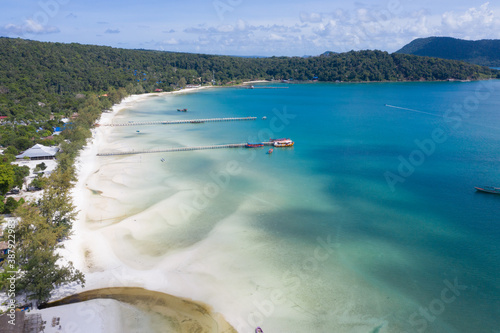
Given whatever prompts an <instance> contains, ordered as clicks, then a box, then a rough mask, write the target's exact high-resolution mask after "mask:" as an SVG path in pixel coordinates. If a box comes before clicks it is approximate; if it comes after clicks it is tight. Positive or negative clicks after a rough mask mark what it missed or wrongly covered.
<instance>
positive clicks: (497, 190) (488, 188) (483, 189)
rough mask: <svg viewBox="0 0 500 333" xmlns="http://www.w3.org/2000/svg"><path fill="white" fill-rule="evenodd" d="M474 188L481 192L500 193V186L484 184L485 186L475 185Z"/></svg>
mask: <svg viewBox="0 0 500 333" xmlns="http://www.w3.org/2000/svg"><path fill="white" fill-rule="evenodd" d="M474 188H475V189H476V191H479V192H485V193H492V194H500V187H493V186H483V187H474Z"/></svg>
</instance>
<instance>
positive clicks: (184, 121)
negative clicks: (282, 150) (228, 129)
mask: <svg viewBox="0 0 500 333" xmlns="http://www.w3.org/2000/svg"><path fill="white" fill-rule="evenodd" d="M256 119H257V117H236V118H234V117H233V118H208V119H181V120H165V121H161V120H160V121H137V122H135V121H132V122H128V123H112V124H106V125H104V126H138V125H174V124H202V123H214V122H221V121H243V120H256Z"/></svg>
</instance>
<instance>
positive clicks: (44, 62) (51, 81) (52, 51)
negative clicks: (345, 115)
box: [0, 38, 498, 119]
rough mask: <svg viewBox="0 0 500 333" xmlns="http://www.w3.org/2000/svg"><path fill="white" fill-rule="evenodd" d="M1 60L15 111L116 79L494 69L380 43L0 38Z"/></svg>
mask: <svg viewBox="0 0 500 333" xmlns="http://www.w3.org/2000/svg"><path fill="white" fill-rule="evenodd" d="M0 64H1V66H0V115H7V116H14V117H16V118H18V119H26V118H30V117H31V118H37V117H45V116H47V113H48V112H49V113H50V112H56V113H60V112H64V113H69V112H71V111H72V109H74V108H75V103H76V102H75V100H74V99H75V95H76V94H82V93H83V94H85V93H86V92H108V91H109V89H110V88H113V89H118V88H120V87H121V88H125V89H126V91H127V93H129V94H132V93H143V92H151V91H154V90H155V89H162V90H163V91H167V90H172V89H176V88H178V87H183V86H184V85H185V84H186V83H188V84H189V83H191V84H199V83H202V84H203V83H207V82H211V81H212V79H215V81H216V83H217V84H227V83H228V82H231V81H241V80H249V79H294V80H311V79H313V78H315V77H317V79H318V80H319V81H350V82H355V81H408V80H410V81H411V80H446V79H449V78H453V79H480V78H486V77H490V76H491V75H495V76H496V75H497V73H498V72H496V71H492V70H490V69H488V68H483V67H479V66H475V65H470V64H467V63H463V62H458V61H448V60H439V59H435V58H425V57H417V56H412V55H404V54H388V53H387V52H381V51H358V52H354V51H351V52H347V53H341V54H332V53H330V54H328V55H322V56H318V57H309V58H301V57H270V58H242V57H229V56H214V55H202V54H189V53H172V52H161V51H146V50H129V49H118V48H111V47H106V46H93V45H81V44H61V43H47V42H36V41H29V40H22V39H11V38H0ZM49 108H50V110H49Z"/></svg>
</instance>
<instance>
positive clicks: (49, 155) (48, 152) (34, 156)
mask: <svg viewBox="0 0 500 333" xmlns="http://www.w3.org/2000/svg"><path fill="white" fill-rule="evenodd" d="M58 151H59V148H58V147H47V146H44V145H41V144H36V145H34V146H33V147H31V148H30V149H28V150H26V151H25V152H24V153H22V154H19V155H17V156H16V158H17V159H23V158H25V157H29V159H30V160H51V159H54V158H56V154H57V152H58Z"/></svg>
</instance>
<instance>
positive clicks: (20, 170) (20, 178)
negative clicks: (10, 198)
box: [12, 165, 30, 188]
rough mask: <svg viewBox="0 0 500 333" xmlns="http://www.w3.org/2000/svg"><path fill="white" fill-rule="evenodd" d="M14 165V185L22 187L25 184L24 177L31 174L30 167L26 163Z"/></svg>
mask: <svg viewBox="0 0 500 333" xmlns="http://www.w3.org/2000/svg"><path fill="white" fill-rule="evenodd" d="M12 167H13V168H14V186H17V187H19V188H21V187H22V186H23V184H24V178H26V177H28V176H29V174H30V168H29V167H27V166H26V165H23V166H18V165H12Z"/></svg>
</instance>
